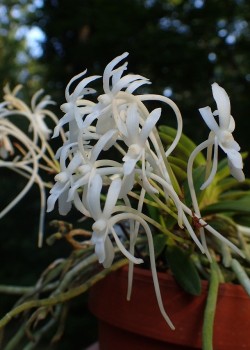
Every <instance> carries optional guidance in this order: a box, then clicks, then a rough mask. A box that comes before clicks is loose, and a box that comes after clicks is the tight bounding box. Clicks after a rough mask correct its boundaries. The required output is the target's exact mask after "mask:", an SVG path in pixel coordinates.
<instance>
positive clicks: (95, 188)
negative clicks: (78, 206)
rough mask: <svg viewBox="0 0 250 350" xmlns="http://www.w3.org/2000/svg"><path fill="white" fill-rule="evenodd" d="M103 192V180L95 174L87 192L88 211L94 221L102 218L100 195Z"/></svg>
mask: <svg viewBox="0 0 250 350" xmlns="http://www.w3.org/2000/svg"><path fill="white" fill-rule="evenodd" d="M101 190H102V178H101V176H100V175H99V174H95V175H94V176H93V177H92V179H91V181H90V184H89V187H88V192H87V203H88V209H89V211H90V213H91V215H92V217H93V219H94V220H97V219H98V218H100V217H101V216H102V211H101V205H100V194H101Z"/></svg>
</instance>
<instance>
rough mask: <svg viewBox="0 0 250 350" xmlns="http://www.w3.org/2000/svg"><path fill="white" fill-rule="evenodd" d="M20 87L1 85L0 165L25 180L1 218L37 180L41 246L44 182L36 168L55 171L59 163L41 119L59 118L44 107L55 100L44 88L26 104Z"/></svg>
mask: <svg viewBox="0 0 250 350" xmlns="http://www.w3.org/2000/svg"><path fill="white" fill-rule="evenodd" d="M21 88H22V86H21V85H18V86H17V87H16V88H15V89H14V90H13V91H11V90H10V88H9V86H8V85H6V86H5V87H4V93H5V95H4V102H2V103H0V168H7V169H9V170H11V171H14V172H16V173H17V174H19V175H21V176H22V177H24V178H26V179H28V181H27V183H26V184H25V186H24V188H23V189H22V190H21V191H20V192H19V193H18V194H17V195H16V196H15V198H14V199H13V200H12V201H11V202H10V203H9V204H8V205H7V206H5V208H4V209H2V210H1V212H0V219H1V218H2V217H3V216H5V215H6V214H7V213H8V212H9V211H10V210H11V209H12V208H13V207H14V206H15V205H16V204H17V203H18V202H19V201H20V200H21V199H22V198H23V197H24V196H25V194H26V193H27V192H28V191H29V190H30V188H31V187H32V185H33V184H34V183H37V185H38V186H39V189H40V204H41V209H40V224H39V243H38V244H39V246H41V245H42V236H43V223H44V213H45V207H46V195H45V186H46V184H45V183H44V181H43V180H42V178H41V176H40V174H39V170H40V169H43V170H45V171H47V172H58V166H57V164H56V162H55V161H54V160H53V158H54V155H53V151H52V149H51V148H50V146H49V143H48V140H49V138H50V134H51V133H52V130H50V129H49V128H48V126H47V124H46V122H45V120H44V119H45V118H48V119H52V120H53V122H54V123H55V124H57V123H58V119H57V117H56V116H55V115H54V114H53V113H52V112H51V111H50V110H49V109H47V106H49V105H51V104H54V102H53V101H51V99H50V97H49V96H47V95H46V96H43V97H42V94H43V90H39V91H38V92H37V93H36V94H35V95H34V96H33V97H32V99H31V106H30V107H29V106H28V105H27V104H25V103H24V102H23V101H22V100H21V99H20V98H19V97H17V94H18V93H19V91H20V90H21ZM17 120H18V123H17ZM20 125H21V126H20Z"/></svg>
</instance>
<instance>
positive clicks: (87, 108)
mask: <svg viewBox="0 0 250 350" xmlns="http://www.w3.org/2000/svg"><path fill="white" fill-rule="evenodd" d="M86 72H87V70H85V71H84V72H82V73H80V74H78V75H76V76H75V77H73V78H72V79H71V80H70V82H69V83H68V85H67V87H66V90H65V99H66V101H67V102H66V103H64V104H62V105H61V110H62V111H63V112H64V113H65V115H64V116H63V117H62V118H61V119H60V120H59V123H58V124H57V126H56V127H55V129H54V134H53V137H56V136H58V135H59V131H60V129H61V128H62V126H63V125H65V124H66V123H69V132H70V141H71V142H73V141H75V137H74V135H75V133H77V127H78V128H82V127H83V121H82V118H83V116H84V115H85V114H88V113H90V112H91V111H92V108H93V106H94V105H95V104H94V103H93V102H91V101H88V100H83V99H82V98H83V96H85V95H88V94H92V93H94V92H95V90H94V89H92V88H87V87H86V86H87V85H88V84H89V83H90V82H92V81H94V80H96V79H98V78H100V76H99V75H93V76H91V77H87V78H84V79H82V80H81V81H80V82H79V83H78V85H77V86H76V88H75V90H74V91H73V92H72V93H71V94H70V93H69V89H70V86H71V84H72V83H73V82H74V81H75V80H77V79H79V78H81V77H82V76H83V75H84V74H86Z"/></svg>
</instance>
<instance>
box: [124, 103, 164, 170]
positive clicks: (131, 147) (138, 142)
mask: <svg viewBox="0 0 250 350" xmlns="http://www.w3.org/2000/svg"><path fill="white" fill-rule="evenodd" d="M160 116H161V108H157V109H155V110H153V111H152V112H151V113H150V114H149V115H148V118H147V119H146V121H145V122H144V124H143V126H142V127H141V128H140V115H139V112H138V110H137V106H136V105H135V104H131V105H130V106H129V107H128V110H127V119H126V135H124V142H125V143H126V144H127V146H128V151H127V153H126V155H125V156H124V157H123V161H124V166H123V167H124V174H125V175H129V174H130V173H131V172H132V171H133V170H134V168H135V165H136V163H137V162H138V160H139V159H141V157H142V155H143V151H144V150H145V147H146V146H147V140H148V137H149V135H150V133H151V131H152V129H153V128H154V127H155V124H156V123H157V121H158V120H159V118H160Z"/></svg>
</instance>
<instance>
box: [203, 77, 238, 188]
mask: <svg viewBox="0 0 250 350" xmlns="http://www.w3.org/2000/svg"><path fill="white" fill-rule="evenodd" d="M212 93H213V97H214V99H215V102H216V104H217V110H215V111H214V112H213V113H212V111H211V108H210V107H204V108H200V109H199V111H200V113H201V116H202V118H203V119H204V121H205V123H206V124H207V126H208V127H209V128H210V129H211V131H212V133H211V135H210V138H209V141H208V143H207V144H206V145H205V146H206V147H207V146H209V145H210V144H211V142H212V143H213V145H214V159H213V166H212V171H211V174H210V176H209V177H208V179H207V181H206V182H205V183H204V184H203V186H202V189H204V188H205V187H207V186H208V185H209V184H210V183H211V181H212V179H213V177H214V175H215V173H216V170H217V163H218V159H217V154H218V146H220V148H221V149H222V150H223V151H224V152H225V153H226V155H227V158H228V163H229V168H230V171H231V174H232V175H233V176H234V177H235V178H236V179H237V180H238V181H244V179H245V175H244V173H243V171H242V169H243V162H242V157H241V154H240V153H239V151H240V146H239V144H238V143H237V142H236V141H235V140H234V137H233V135H232V132H233V131H234V128H235V121H234V118H233V117H232V116H231V107H230V100H229V97H228V94H227V93H226V91H225V90H224V89H223V88H222V87H221V86H219V85H218V84H217V83H214V84H212ZM216 116H218V122H217V121H216V119H215V117H216Z"/></svg>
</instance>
